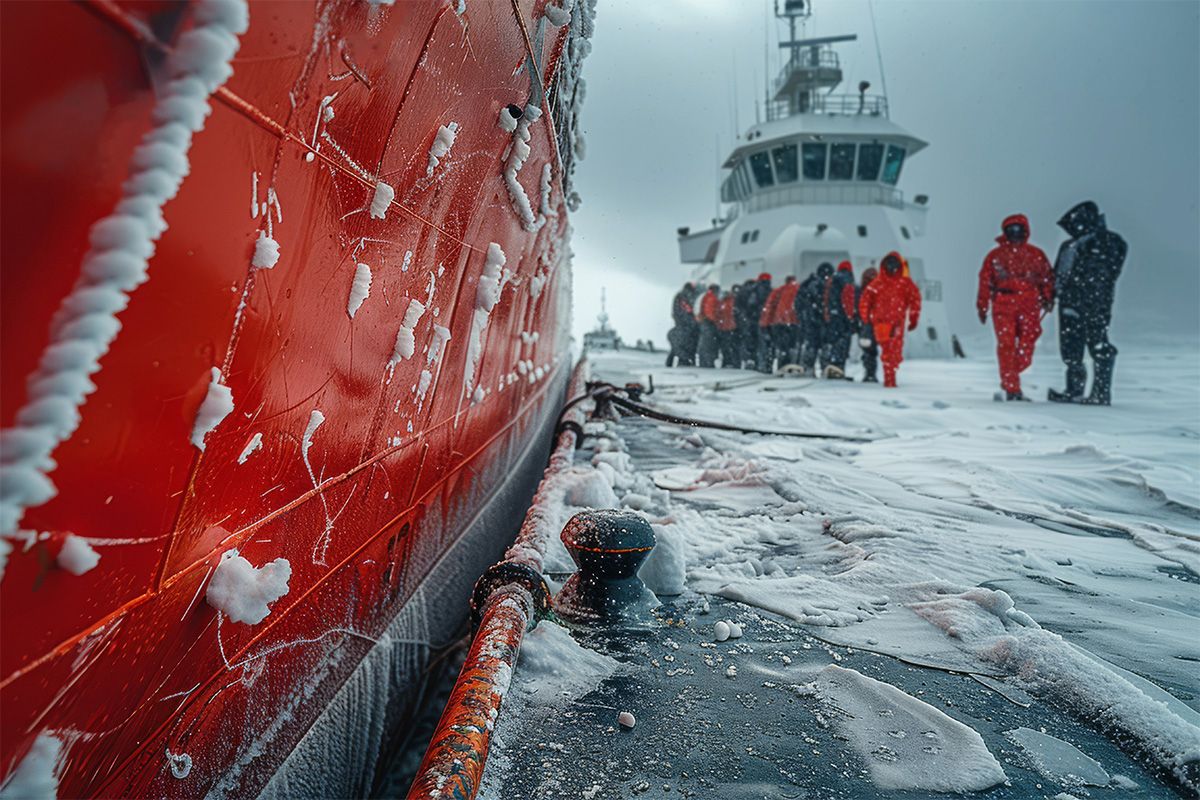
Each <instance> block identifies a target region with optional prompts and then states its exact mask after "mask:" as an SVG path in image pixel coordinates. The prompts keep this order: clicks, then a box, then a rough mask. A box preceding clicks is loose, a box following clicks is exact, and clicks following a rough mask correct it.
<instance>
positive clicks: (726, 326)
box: [717, 294, 737, 331]
mask: <svg viewBox="0 0 1200 800" xmlns="http://www.w3.org/2000/svg"><path fill="white" fill-rule="evenodd" d="M736 327H737V321H736V320H735V319H734V317H733V295H731V294H727V295H725V296H724V297H723V298H721V299H720V300H718V301H717V330H720V331H731V330H733V329H734V328H736Z"/></svg>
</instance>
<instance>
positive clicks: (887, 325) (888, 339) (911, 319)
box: [858, 251, 921, 388]
mask: <svg viewBox="0 0 1200 800" xmlns="http://www.w3.org/2000/svg"><path fill="white" fill-rule="evenodd" d="M880 266H881V267H882V268H883V270H882V271H881V272H880V273H879V277H877V278H876V279H875V280H873V281H871V283H870V285H868V286H867V288H866V289H864V290H863V293H862V299H861V300H859V303H858V315H859V318H860V319H862V321H863V322H864V323H866V324H868V325H870V326H871V330H872V331H874V332H875V340H876V341H877V342H878V343H879V350H880V353H879V356H880V360H881V361H882V362H883V385H884V386H887V387H888V388H895V386H896V369H897V368H898V367H899V366H900V362H901V361H903V360H904V330H905V327H906V326H905V321H906V320H907V323H908V324H907V328H908V330H910V331H911V330H916V327H917V323H918V322H919V321H920V319H921V292H920V290H919V289H917V285H916V284H915V283H913V280H912V278H910V277H908V275H906V274H905V269H904V259H903V258H901V257H900V254H899V253H897V252H894V251H893V252H891V253H888V254H887V255H886V256H884V257H883V263H882V264H881V265H880Z"/></svg>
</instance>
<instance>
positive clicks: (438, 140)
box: [425, 122, 458, 176]
mask: <svg viewBox="0 0 1200 800" xmlns="http://www.w3.org/2000/svg"><path fill="white" fill-rule="evenodd" d="M456 136H458V123H457V122H451V123H449V124H448V125H442V126H441V127H439V128H438V130H437V134H436V135H435V136H434V137H433V144H431V145H430V146H429V166H428V167H427V168H426V170H425V174H426V175H427V176H431V175H433V171H434V170H435V169H437V165H438V163H439V162H440V161H441V159H443V158H445V157H446V156H447V155H449V154H450V148H451V147H453V146H454V139H455V137H456Z"/></svg>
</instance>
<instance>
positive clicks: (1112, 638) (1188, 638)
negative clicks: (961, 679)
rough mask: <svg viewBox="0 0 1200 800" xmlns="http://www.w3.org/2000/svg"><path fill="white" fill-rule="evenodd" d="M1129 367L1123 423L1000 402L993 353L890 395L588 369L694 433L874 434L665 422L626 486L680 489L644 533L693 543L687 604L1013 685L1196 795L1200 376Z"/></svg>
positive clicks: (1192, 359) (635, 360)
mask: <svg viewBox="0 0 1200 800" xmlns="http://www.w3.org/2000/svg"><path fill="white" fill-rule="evenodd" d="M1124 349H1126V350H1129V351H1130V353H1131V355H1130V357H1129V358H1128V359H1126V360H1125V361H1123V367H1122V373H1121V376H1120V378H1119V380H1118V386H1119V387H1120V391H1119V397H1118V399H1117V400H1116V403H1117V404H1116V405H1114V406H1113V407H1111V408H1098V409H1097V408H1080V407H1077V406H1060V405H1056V404H1049V403H1041V402H1035V403H1031V404H1020V406H1019V407H1017V404H995V403H993V402H992V401H991V390H992V387H993V385H994V383H995V381H996V376H995V365H994V357H989V358H985V359H980V360H969V361H943V362H933V361H913V362H906V363H905V365H904V367H903V375H902V384H903V385H902V386H901V388H900V389H898V390H896V391H894V392H890V393H885V392H883V391H882V390H881V389H880V388H879V387H877V386H871V385H863V384H859V383H847V382H842V381H812V380H795V379H784V378H772V377H758V376H755V375H753V374H746V373H738V372H728V371H721V372H715V371H707V370H700V369H675V370H662V369H661V365H658V364H655V363H653V362H652V361H651V358H652V357H650V356H641V355H638V354H630V353H621V354H595V355H594V356H593V358H594V362H593V363H594V366H593V369H594V371H595V373H596V375H597V377H599V378H603V379H606V380H610V381H612V382H614V383H616V384H618V385H620V384H623V383H624V382H625V381H627V380H642V381H644V380H645V375H646V373H647V372H653V373H654V377H655V384H656V386H657V387H658V389H657V391H656V394H655V396H654V398H653V400H654V402H656V403H657V404H659V405H660V406H663V407H665V408H666V409H667V410H670V411H674V412H676V413H679V414H683V415H684V416H692V417H698V418H704V419H713V420H718V421H723V422H729V423H733V424H742V425H747V426H751V427H758V428H762V427H768V426H769V427H772V428H775V429H779V430H796V431H830V432H835V433H851V434H858V435H863V436H865V437H867V438H870V439H873V441H871V442H867V443H862V444H859V443H843V442H834V441H820V440H813V441H798V440H794V439H782V438H779V437H763V436H747V435H740V434H734V433H727V432H722V431H713V430H703V429H702V430H696V431H688V430H683V429H674V428H670V427H668V426H662V430H663V431H664V436H665V437H666V438H667V440H668V441H669V442H670V444H669V445H668V446H667V447H666V448H665V449H664V452H670V453H671V456H670V458H669V459H663V458H661V457H659V454H657V453H656V454H654V455H652V456H651V459H652V461H654V462H655V463H654V465H653V466H650V467H645V468H643V467H641V466H640V465H639V464H638V463H637V458H636V457H635V458H634V465H633V475H634V476H636V475H652V476H653V478H654V480H655V482H656V483H657V485H658V487H661V488H660V489H659V491H664V490H666V491H669V495H670V497H669V503H668V504H667V505H666V506H664V507H661V508H659V509H658V510H656V511H655V512H653V513H652V514H651V516H652V517H653V516H654V515H655V514H662V515H663V519H662V520H657V519H656V520H655V522H656V523H662V522H666V521H667V520H668V519H669V521H670V524H672V525H677V526H679V528H680V529H681V530H684V531H686V532H687V535H686V536H685V537H683V539H684V550H685V557H686V563H687V565H688V575H687V584H688V588H689V589H693V590H697V591H701V592H708V593H714V594H720V595H722V596H724V597H727V598H730V599H734V600H738V601H741V602H745V603H748V604H752V605H756V606H759V607H761V608H764V609H767V610H770V611H773V612H776V613H778V614H781V615H783V616H785V617H788V618H790V619H792V620H796V621H797V622H800V623H803V624H805V625H807V626H812V627H811V628H810V630H812V631H813V632H814V633H815V634H816V635H819V636H821V637H822V638H824V639H826V640H829V641H834V642H838V643H840V644H843V645H848V646H853V647H856V648H863V649H866V650H873V651H877V652H883V653H888V654H892V655H895V656H897V657H899V658H902V659H905V660H907V661H909V662H911V663H915V664H923V665H931V666H936V667H940V668H943V669H952V670H956V671H959V672H977V673H980V674H983V675H991V676H997V677H1004V678H1006V681H1005V684H1006V685H1007V686H1010V687H1012V688H1014V689H1015V688H1017V687H1020V689H1024V690H1026V691H1028V692H1030V693H1031V694H1033V695H1035V696H1037V697H1045V698H1049V699H1051V700H1053V701H1054V702H1056V703H1059V704H1062V705H1064V706H1066V707H1069V708H1070V709H1071V710H1072V711H1073V712H1074V713H1075V714H1077V715H1078V716H1079V717H1080V718H1082V719H1085V720H1087V721H1088V722H1089V724H1090V725H1092V726H1093V727H1095V728H1096V729H1097V730H1098V731H1099V732H1102V733H1104V734H1106V735H1109V736H1111V737H1113V738H1114V739H1116V740H1118V741H1121V742H1123V743H1127V744H1130V745H1131V746H1132V747H1133V748H1135V749H1136V750H1137V752H1138V753H1139V754H1140V757H1142V758H1146V759H1148V760H1152V761H1154V762H1156V763H1157V764H1159V765H1161V766H1162V767H1164V768H1165V769H1167V770H1168V771H1171V772H1172V773H1173V774H1174V775H1175V776H1176V778H1177V779H1178V780H1180V781H1181V782H1183V783H1184V785H1189V784H1188V782H1189V781H1194V779H1195V778H1194V774H1195V768H1194V763H1193V765H1192V766H1191V767H1188V766H1187V764H1188V763H1190V762H1195V761H1196V759H1197V757H1198V756H1200V727H1197V724H1196V711H1195V706H1196V699H1195V698H1196V697H1197V694H1196V691H1195V686H1196V684H1195V674H1194V665H1195V663H1197V661H1200V642H1198V641H1197V637H1195V635H1194V632H1195V630H1196V629H1197V626H1198V625H1200V605H1198V604H1197V599H1196V598H1197V595H1196V592H1195V587H1196V584H1197V582H1198V580H1200V575H1198V571H1200V564H1198V563H1197V558H1198V556H1200V546H1198V545H1197V544H1196V542H1197V540H1198V539H1197V535H1198V534H1197V523H1198V522H1200V481H1198V478H1197V475H1198V473H1197V472H1196V470H1195V469H1194V465H1195V464H1196V463H1197V460H1198V458H1200V425H1198V424H1197V420H1196V418H1195V414H1194V408H1195V392H1194V386H1195V385H1197V384H1200V359H1198V358H1197V357H1196V354H1195V353H1193V352H1190V351H1189V352H1186V353H1185V352H1183V351H1179V352H1176V351H1173V350H1171V349H1169V348H1167V349H1163V348H1147V349H1144V350H1139V349H1138V347H1137V346H1136V345H1129V346H1127V347H1126V348H1124ZM854 371H856V370H853V369H852V372H854ZM743 376H744V377H745V378H746V379H747V380H748V381H750V382H749V383H746V384H744V385H741V386H734V387H732V388H720V387H717V386H716V384H717V382H718V381H719V382H720V383H721V384H724V386H726V387H728V386H730V384H732V383H734V382H735V381H738V380H739V379H740V378H742V377H743ZM904 376H907V378H905V377H904ZM1059 381H1061V375H1060V374H1059V368H1058V364H1056V363H1054V362H1053V361H1051V360H1049V359H1046V360H1044V361H1043V360H1039V361H1038V362H1037V363H1035V366H1034V368H1033V369H1032V370H1031V371H1030V373H1029V374H1028V376H1027V383H1028V386H1029V387H1031V388H1032V390H1033V391H1034V392H1037V391H1039V390H1040V391H1042V392H1044V388H1043V387H1045V386H1047V385H1053V384H1055V383H1056V382H1059ZM884 399H891V400H895V401H896V402H895V403H894V404H892V405H881V404H880V401H881V400H884ZM664 463H665V464H675V465H676V466H670V467H664V466H662V465H663V464H664ZM630 479H632V478H630ZM1142 676H1145V677H1142ZM1145 678H1150V679H1151V680H1152V681H1153V682H1151V681H1148V680H1146V679H1145ZM1155 684H1157V686H1156V685H1155ZM1164 689H1165V690H1166V691H1164ZM1168 692H1169V693H1170V694H1168ZM1172 695H1174V696H1172ZM1189 770H1190V772H1189ZM1189 776H1191V777H1189Z"/></svg>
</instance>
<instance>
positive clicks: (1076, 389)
mask: <svg viewBox="0 0 1200 800" xmlns="http://www.w3.org/2000/svg"><path fill="white" fill-rule="evenodd" d="M1086 385H1087V367H1085V366H1084V365H1083V364H1067V388H1066V389H1064V390H1063V391H1061V392H1060V391H1058V390H1057V389H1051V390H1050V391H1049V392H1048V393H1047V394H1046V399H1048V400H1049V401H1050V402H1052V403H1078V402H1080V401H1082V400H1083V389H1084V386H1086Z"/></svg>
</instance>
